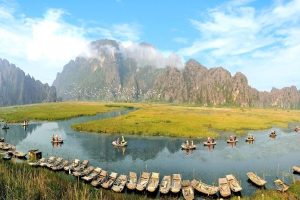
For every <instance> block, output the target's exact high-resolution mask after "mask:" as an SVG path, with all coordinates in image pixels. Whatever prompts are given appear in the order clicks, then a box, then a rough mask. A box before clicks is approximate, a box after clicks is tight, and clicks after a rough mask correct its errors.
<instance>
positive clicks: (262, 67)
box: [178, 0, 300, 90]
mask: <svg viewBox="0 0 300 200" xmlns="http://www.w3.org/2000/svg"><path fill="white" fill-rule="evenodd" d="M236 2H237V1H230V2H229V3H226V4H224V5H221V6H219V7H217V8H214V9H209V10H207V12H206V14H205V16H204V19H203V20H196V19H190V22H191V24H192V26H193V27H194V28H195V29H196V30H198V31H199V34H200V35H199V37H198V38H196V39H194V41H193V43H192V44H191V45H190V46H187V47H185V48H182V49H180V50H179V51H178V53H179V54H180V55H182V56H184V57H198V58H201V60H200V61H201V62H203V63H205V64H206V65H209V66H215V65H223V66H225V67H226V68H229V69H230V70H231V71H232V72H235V71H242V72H244V73H245V74H246V75H247V76H248V78H249V82H250V83H251V84H252V86H254V87H256V88H259V89H262V90H265V89H267V90H269V89H271V87H272V86H276V87H283V86H289V85H297V86H298V87H300V82H299V81H298V79H297V77H300V64H299V63H300V62H299V61H300V58H299V56H298V55H300V48H299V45H300V37H299V34H300V0H292V1H289V2H281V1H280V2H279V3H278V2H276V3H274V4H273V5H270V6H269V7H268V8H266V9H257V8H254V7H251V6H250V4H248V3H249V2H247V1H244V2H239V3H236ZM275 77H276V81H274V80H275Z"/></svg>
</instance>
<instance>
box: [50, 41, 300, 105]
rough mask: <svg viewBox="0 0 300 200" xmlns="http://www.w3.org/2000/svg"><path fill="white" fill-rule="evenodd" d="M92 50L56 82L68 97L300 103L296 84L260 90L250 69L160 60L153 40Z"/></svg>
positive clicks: (112, 43) (100, 43)
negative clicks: (254, 85) (252, 80)
mask: <svg viewBox="0 0 300 200" xmlns="http://www.w3.org/2000/svg"><path fill="white" fill-rule="evenodd" d="M90 49H91V51H92V55H90V56H78V57H77V58H76V59H75V60H71V61H70V62H69V63H68V64H66V65H65V66H64V68H63V71H62V72H61V73H58V74H57V77H56V80H55V81H54V82H53V85H54V86H55V87H56V89H57V94H58V96H59V97H62V98H63V99H64V100H74V99H76V100H109V101H129V102H132V101H157V102H172V103H189V104H197V105H204V106H218V105H221V106H222V105H223V106H227V105H228V106H233V105H234V106H247V107H248V106H255V107H280V108H300V91H298V90H297V88H296V87H294V86H292V87H287V88H283V89H272V90H271V92H259V91H258V90H256V89H254V88H252V87H250V86H249V85H248V80H247V78H246V76H245V75H244V74H242V73H239V72H238V73H236V74H235V75H234V76H232V75H231V74H230V72H228V71H227V70H225V69H223V68H222V67H217V68H210V69H208V68H206V67H204V66H203V65H201V64H200V63H198V62H197V61H196V60H193V59H191V60H189V61H188V62H186V63H185V65H184V67H183V68H181V69H178V68H176V67H174V66H179V65H180V64H179V63H176V61H177V60H178V59H177V60H176V59H167V61H166V60H164V61H163V60H160V61H161V65H160V63H159V62H156V61H157V59H156V58H155V57H153V55H155V54H154V52H155V51H156V50H155V48H154V47H152V46H151V45H148V44H140V45H139V46H138V47H135V49H134V50H135V51H136V52H135V53H133V52H134V50H132V49H126V48H125V49H124V47H122V46H121V45H120V44H119V43H118V42H116V41H114V40H99V41H95V42H92V43H91V45H90ZM143 56H144V57H143ZM156 57H157V56H156ZM151 58H153V59H152V60H151ZM174 61H175V62H174ZM163 65H169V66H163Z"/></svg>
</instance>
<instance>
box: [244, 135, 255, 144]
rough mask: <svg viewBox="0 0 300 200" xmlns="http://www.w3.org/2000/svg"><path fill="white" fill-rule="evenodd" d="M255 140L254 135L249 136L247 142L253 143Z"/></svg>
mask: <svg viewBox="0 0 300 200" xmlns="http://www.w3.org/2000/svg"><path fill="white" fill-rule="evenodd" d="M254 140H255V137H254V136H253V135H250V134H249V135H248V136H247V138H246V142H253V141H254Z"/></svg>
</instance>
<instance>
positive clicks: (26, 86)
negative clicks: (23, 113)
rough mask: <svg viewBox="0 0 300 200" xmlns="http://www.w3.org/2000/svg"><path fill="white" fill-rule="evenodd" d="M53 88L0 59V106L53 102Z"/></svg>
mask: <svg viewBox="0 0 300 200" xmlns="http://www.w3.org/2000/svg"><path fill="white" fill-rule="evenodd" d="M55 100H56V90H55V87H50V86H49V85H48V84H42V83H41V82H40V81H38V80H35V79H34V78H32V77H30V76H29V75H25V73H24V72H23V71H22V70H21V69H19V68H17V67H16V66H15V65H13V64H10V63H9V62H8V61H7V60H2V59H0V106H7V105H16V104H29V103H39V102H45V101H47V102H48V101H55Z"/></svg>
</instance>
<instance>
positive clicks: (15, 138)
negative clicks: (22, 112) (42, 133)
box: [0, 123, 41, 145]
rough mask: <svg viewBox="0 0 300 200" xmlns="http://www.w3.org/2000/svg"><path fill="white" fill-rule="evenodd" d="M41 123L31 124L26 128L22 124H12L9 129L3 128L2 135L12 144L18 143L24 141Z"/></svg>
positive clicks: (0, 133)
mask: <svg viewBox="0 0 300 200" xmlns="http://www.w3.org/2000/svg"><path fill="white" fill-rule="evenodd" d="M39 126H41V124H37V123H35V124H30V125H29V126H28V127H27V128H26V130H24V127H23V126H22V125H10V128H9V130H1V132H0V135H1V137H4V138H5V140H6V141H9V142H10V143H11V144H14V145H17V144H19V143H20V142H22V141H23V140H24V139H25V138H26V137H27V135H28V134H31V133H32V132H34V131H35V130H36V129H37V128H38V127H39Z"/></svg>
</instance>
